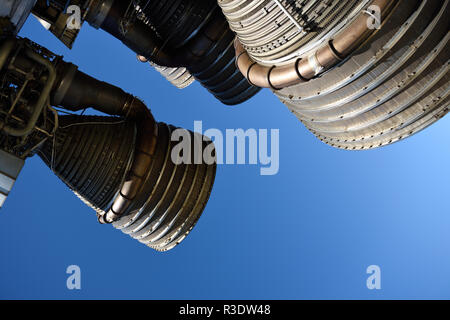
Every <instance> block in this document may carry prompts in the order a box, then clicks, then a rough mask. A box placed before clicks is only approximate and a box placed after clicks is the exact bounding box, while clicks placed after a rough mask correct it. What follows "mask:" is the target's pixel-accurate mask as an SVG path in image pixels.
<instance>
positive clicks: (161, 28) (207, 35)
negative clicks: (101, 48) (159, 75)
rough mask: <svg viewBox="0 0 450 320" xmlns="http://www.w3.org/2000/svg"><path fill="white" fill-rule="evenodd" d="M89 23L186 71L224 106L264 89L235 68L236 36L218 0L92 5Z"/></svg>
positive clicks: (106, 0)
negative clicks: (253, 83)
mask: <svg viewBox="0 0 450 320" xmlns="http://www.w3.org/2000/svg"><path fill="white" fill-rule="evenodd" d="M86 20H87V21H88V22H89V23H91V24H92V25H93V26H95V27H100V28H102V29H104V30H105V31H107V32H109V33H111V34H112V35H113V36H115V37H116V38H118V39H120V40H121V41H122V42H123V43H124V44H125V45H127V46H128V47H129V48H130V49H132V50H133V51H134V52H135V53H136V54H138V55H139V56H140V57H143V58H145V59H146V60H148V61H151V62H153V63H156V64H158V65H160V66H164V67H170V68H178V67H184V68H186V70H187V71H188V72H189V73H190V74H192V75H193V76H194V77H195V79H197V80H198V81H199V82H200V83H201V84H202V85H203V86H204V87H205V88H206V89H207V90H208V91H209V92H211V93H212V94H213V95H214V96H215V97H216V98H217V99H219V100H220V101H221V102H223V103H224V104H228V105H235V104H239V103H242V102H244V101H246V100H248V99H250V98H251V97H252V96H253V95H255V94H256V93H257V92H258V91H259V90H260V88H258V87H255V86H253V85H251V84H249V83H248V82H247V80H246V79H245V77H244V76H243V75H242V74H240V72H239V70H238V69H237V68H236V66H235V64H234V60H235V52H234V48H233V39H234V34H233V32H232V31H231V30H230V28H229V27H228V23H227V21H226V19H225V17H224V16H223V14H222V12H221V10H220V8H219V6H218V5H217V2H216V1H215V0H205V1H198V0H160V1H155V0H148V1H136V2H133V1H112V0H93V1H92V4H91V6H90V10H89V11H88V14H87V16H86ZM141 60H142V59H141ZM179 70H181V69H178V71H179ZM186 75H187V74H186Z"/></svg>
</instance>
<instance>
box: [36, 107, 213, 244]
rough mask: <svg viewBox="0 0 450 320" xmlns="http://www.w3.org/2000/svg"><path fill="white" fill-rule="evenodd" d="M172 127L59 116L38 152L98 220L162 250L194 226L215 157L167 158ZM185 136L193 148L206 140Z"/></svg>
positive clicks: (204, 145) (205, 197)
mask: <svg viewBox="0 0 450 320" xmlns="http://www.w3.org/2000/svg"><path fill="white" fill-rule="evenodd" d="M175 129H176V128H175V127H173V126H168V125H166V124H164V123H155V122H154V121H153V120H152V119H150V118H149V121H146V123H144V124H136V122H134V121H128V120H124V119H123V118H117V117H97V116H82V117H80V116H62V117H60V127H59V129H58V130H57V131H56V134H55V136H54V138H53V139H49V140H47V141H46V142H45V144H44V145H43V147H42V148H41V149H40V150H39V152H38V154H39V156H40V157H41V158H42V159H43V160H44V162H45V163H46V164H47V165H48V166H49V167H50V168H51V169H52V171H53V172H54V173H55V174H56V175H57V176H58V177H59V178H61V180H62V181H64V183H66V185H67V186H69V188H70V189H71V190H73V191H74V192H75V193H76V194H77V195H78V196H79V197H80V198H81V199H82V200H83V201H84V202H85V203H86V204H88V205H90V206H91V207H92V208H94V209H95V210H96V211H97V213H98V215H99V217H100V219H105V221H106V222H108V220H109V222H113V226H114V227H115V228H117V229H120V230H122V231H123V232H124V233H126V234H129V235H130V236H132V237H133V238H135V239H137V240H139V241H140V242H142V243H144V244H146V245H148V246H150V247H152V248H154V249H155V250H158V251H166V250H169V249H171V248H173V247H174V246H176V245H177V244H179V243H180V242H181V241H182V240H183V239H184V238H185V237H186V235H187V234H188V233H189V232H190V231H191V230H192V228H193V227H194V225H195V223H196V222H197V220H198V218H199V217H200V215H201V213H202V211H203V209H204V207H205V205H206V203H207V201H208V198H209V195H210V192H211V189H212V186H213V183H214V177H215V171H216V164H215V162H214V163H212V164H207V163H205V161H203V159H200V161H199V159H197V160H196V161H194V158H195V157H196V153H195V152H193V153H192V154H191V157H192V161H190V163H181V164H178V163H177V164H176V163H175V162H174V161H173V159H172V150H173V148H174V146H175V145H176V144H177V143H178V142H174V141H171V137H172V135H171V134H172V132H173V131H174V130H175ZM186 132H187V131H186ZM189 135H190V136H191V138H192V140H191V143H192V146H193V145H194V143H199V144H200V147H201V149H200V151H202V150H204V149H205V148H207V147H208V146H210V145H211V144H212V142H211V141H210V140H206V141H202V140H203V136H201V135H196V136H195V138H194V133H192V132H189ZM197 139H198V140H197ZM209 148H211V146H210V147H209ZM212 150H213V149H212ZM201 155H203V153H201ZM197 156H198V155H197Z"/></svg>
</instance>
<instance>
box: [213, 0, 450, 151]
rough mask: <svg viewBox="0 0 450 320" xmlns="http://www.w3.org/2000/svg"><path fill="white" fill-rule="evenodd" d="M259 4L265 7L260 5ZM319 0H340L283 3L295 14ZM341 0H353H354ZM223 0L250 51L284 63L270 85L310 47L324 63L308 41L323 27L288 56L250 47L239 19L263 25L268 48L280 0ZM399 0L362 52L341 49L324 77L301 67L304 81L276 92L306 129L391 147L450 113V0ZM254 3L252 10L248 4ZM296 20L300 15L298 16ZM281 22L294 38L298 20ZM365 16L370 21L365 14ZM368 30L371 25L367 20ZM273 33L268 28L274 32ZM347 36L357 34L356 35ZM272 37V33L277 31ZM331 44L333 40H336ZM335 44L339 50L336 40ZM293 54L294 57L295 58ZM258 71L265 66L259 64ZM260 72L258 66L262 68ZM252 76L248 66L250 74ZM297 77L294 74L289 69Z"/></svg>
mask: <svg viewBox="0 0 450 320" xmlns="http://www.w3.org/2000/svg"><path fill="white" fill-rule="evenodd" d="M256 2H259V3H260V4H261V6H259V7H258V8H255V5H256ZM313 2H314V3H315V4H316V5H319V4H320V3H322V4H324V5H325V4H329V5H331V4H333V3H334V2H333V1H297V2H292V1H291V2H289V4H288V2H286V1H281V3H282V4H283V5H284V6H285V8H286V10H288V12H292V11H293V9H292V8H293V7H292V6H295V7H301V6H303V5H306V4H307V3H311V4H312V3H313ZM339 2H340V3H341V4H343V3H346V4H349V3H351V1H339ZM379 2H380V3H381V2H382V1H379ZM219 3H220V5H221V6H222V8H223V9H224V12H225V14H226V16H227V18H229V19H230V17H231V18H232V19H234V20H232V19H231V20H230V24H231V26H232V28H233V29H234V30H237V31H238V38H239V40H240V41H241V42H242V45H243V47H244V48H247V49H248V50H249V51H247V53H248V55H249V56H250V57H251V58H252V59H254V60H255V61H258V63H260V64H266V65H273V66H276V67H277V68H276V69H273V70H275V71H273V73H272V75H271V74H270V72H269V73H268V74H266V76H267V79H268V80H267V81H268V83H269V85H271V84H272V83H273V82H271V81H270V80H271V79H272V80H280V81H281V80H283V79H282V77H281V76H278V70H281V71H283V70H282V68H278V66H283V65H286V64H289V63H291V64H292V62H293V61H294V62H295V61H301V60H298V57H297V56H296V54H299V53H300V54H301V53H303V52H306V57H307V58H308V56H309V55H310V53H309V54H308V52H310V49H311V48H314V49H313V52H314V51H315V52H316V53H315V54H314V57H316V58H315V59H312V58H311V57H310V58H308V59H306V61H305V60H303V61H304V62H306V64H309V65H311V64H314V63H315V64H317V66H316V67H317V68H319V69H320V68H323V67H324V66H321V65H320V64H319V63H318V62H320V61H321V57H322V56H320V53H321V51H320V50H319V51H316V50H317V48H318V47H319V45H317V44H318V42H317V41H316V40H310V41H303V40H305V39H306V38H308V37H309V38H311V39H314V38H315V37H316V34H319V33H320V32H321V29H319V30H318V31H316V32H314V29H312V30H311V32H310V33H311V34H310V35H309V36H305V37H306V38H304V39H303V40H300V39H299V40H297V41H291V40H290V41H288V42H285V43H284V45H283V47H284V51H283V52H285V53H286V54H285V55H284V56H280V55H277V54H278V53H279V52H281V51H280V50H278V49H271V50H268V51H267V52H273V53H274V54H273V55H269V54H267V53H265V55H261V54H260V52H259V53H258V52H256V53H255V51H254V50H253V49H251V48H250V47H249V44H248V42H246V41H247V38H246V34H241V32H242V31H240V30H239V29H238V27H237V25H238V22H239V21H238V20H239V19H238V18H237V17H245V19H244V20H242V24H243V25H244V26H245V28H246V29H245V30H250V29H252V28H253V30H257V29H258V28H259V31H261V32H260V33H254V34H253V36H254V38H255V39H259V41H260V42H258V41H256V42H255V43H256V44H255V47H257V45H261V46H263V45H265V44H266V43H267V39H268V37H267V36H266V35H267V34H268V33H267V32H266V31H263V30H268V29H267V28H269V27H268V26H269V25H270V23H268V22H267V21H268V18H267V15H268V14H269V12H272V11H273V10H278V9H276V8H275V7H274V3H272V1H270V3H269V1H219ZM360 3H361V2H360ZM373 3H374V1H370V2H369V3H367V4H366V5H365V6H364V7H363V8H361V9H363V10H359V11H358V15H359V16H361V15H362V14H363V15H365V14H366V12H368V11H364V10H368V9H369V5H371V4H373ZM335 4H336V6H338V5H339V4H338V3H335ZM393 4H395V6H394V7H392V10H390V11H389V12H386V13H385V14H384V15H382V17H381V18H382V25H381V28H380V30H376V29H374V30H372V35H371V36H370V38H367V39H365V40H364V41H365V43H363V44H362V45H359V47H358V48H357V50H356V51H355V50H353V51H351V52H349V53H348V54H345V55H343V56H342V55H341V54H340V52H339V50H335V51H337V52H335V53H336V55H338V58H344V60H343V61H341V62H340V63H339V64H337V65H329V66H327V67H329V70H328V71H327V72H325V73H323V71H322V73H321V72H320V71H319V72H317V73H316V74H317V75H318V76H315V77H314V74H312V76H311V75H310V74H308V76H306V75H305V74H302V73H300V72H301V71H302V70H306V68H304V69H301V68H297V73H300V76H302V79H300V80H301V81H298V82H297V83H298V84H295V85H290V86H289V85H288V86H287V87H285V88H282V89H281V90H274V92H275V94H276V95H277V96H278V97H279V98H280V100H281V101H282V102H283V103H284V104H286V105H287V106H288V108H289V109H290V110H291V111H292V112H293V113H294V114H295V115H296V116H297V117H298V118H299V119H300V120H301V121H302V122H303V123H304V124H305V125H306V127H308V128H309V129H310V130H311V131H312V132H313V133H314V134H315V135H316V136H317V137H318V138H319V139H320V140H322V141H324V142H326V143H328V144H330V145H332V146H334V147H338V148H343V149H350V150H357V149H359V150H360V149H370V148H375V147H380V146H383V145H387V144H390V143H393V142H396V141H399V140H401V139H404V138H406V137H409V136H411V135H412V134H415V133H417V132H418V131H420V130H422V129H424V128H425V127H427V126H429V125H431V124H432V123H434V122H435V121H437V120H438V119H440V118H441V117H443V116H444V115H445V114H447V113H448V105H449V99H448V92H449V88H450V84H449V80H450V79H449V77H450V76H449V72H448V68H449V58H450V50H449V48H448V38H449V31H448V30H449V29H450V28H449V21H448V16H449V14H450V12H449V1H438V0H428V1H426V0H424V1H418V0H417V1H414V0H408V1H398V2H397V1H396V2H393ZM249 8H252V10H247V9H249ZM290 8H291V9H290ZM336 8H337V7H336ZM350 9H351V10H350ZM289 10H291V11H289ZM229 12H233V13H234V15H233V16H231V15H230V13H229ZM236 12H239V16H236V14H237V13H236ZM280 12H281V10H280ZM336 12H337V11H335V13H336ZM353 12H355V11H354V7H352V8H348V10H347V13H344V11H342V12H341V15H344V16H347V17H351V16H352V15H353ZM246 13H247V15H246ZM370 13H371V12H369V14H367V15H366V19H369V18H371V16H370ZM280 14H281V13H280ZM358 15H357V16H358ZM294 16H295V15H294ZM296 19H299V16H297V18H296ZM358 19H361V18H358ZM282 21H284V23H285V24H286V25H290V29H289V28H287V27H286V28H285V29H283V28H275V29H276V30H277V31H278V30H279V31H280V32H281V34H279V35H278V36H279V37H283V35H285V36H286V37H288V30H293V29H294V28H295V24H294V23H293V22H292V21H291V20H290V19H288V18H287V17H285V18H283V20H282ZM333 21H334V22H337V21H346V20H345V19H344V20H339V19H335V20H333ZM353 21H358V20H353ZM334 22H333V23H334ZM350 22H351V21H348V23H350ZM361 22H362V23H365V21H364V20H361ZM271 23H272V26H273V25H274V23H275V20H271ZM310 23H313V21H312V22H310ZM235 25H236V26H235ZM263 26H266V29H264V28H263ZM330 26H331V25H330ZM346 27H347V22H346V24H344V25H343V26H342V27H341V29H342V30H343V31H344V32H345V30H346ZM361 28H367V27H366V26H365V25H361ZM275 29H274V30H275ZM282 30H285V31H282ZM274 32H275V31H273V32H272V33H274ZM272 33H270V32H269V34H272ZM341 33H342V31H341ZM337 37H339V33H338V34H335V35H334V34H329V36H327V38H325V39H324V40H325V41H324V43H325V45H327V43H328V48H330V47H331V48H333V44H336V43H335V42H333V39H336V38H337ZM348 37H349V38H351V34H349V35H348ZM269 38H270V39H273V38H274V36H273V37H272V38H271V37H269ZM319 38H320V37H319ZM341 38H342V37H341ZM322 42H323V41H322ZM298 43H300V46H299V45H298ZM330 43H331V44H332V45H329V44H330ZM322 45H323V44H322ZM291 49H292V50H291ZM333 49H336V46H334V48H333ZM291 53H293V55H291V56H290V54H291ZM276 59H278V60H276ZM274 61H275V62H274ZM302 63H303V62H300V65H304V64H302ZM272 68H273V67H272ZM259 70H263V69H262V68H259ZM259 70H256V69H255V71H259ZM268 70H269V71H270V70H271V69H270V68H269V69H268ZM298 70H299V71H300V72H299V71H298ZM252 72H253V71H252ZM279 74H280V75H281V74H282V73H281V72H280V73H279ZM294 74H295V70H294ZM248 75H249V72H247V76H248ZM250 75H251V74H250ZM286 75H287V74H286ZM291 75H292V73H291V74H289V76H291ZM274 76H277V78H275V77H274ZM250 79H255V80H259V79H257V78H255V77H254V76H253V77H252V76H250ZM267 81H266V82H267Z"/></svg>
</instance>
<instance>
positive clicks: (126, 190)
mask: <svg viewBox="0 0 450 320" xmlns="http://www.w3.org/2000/svg"><path fill="white" fill-rule="evenodd" d="M129 111H130V112H128V118H132V119H134V120H135V121H136V122H137V141H136V150H135V155H134V159H133V162H132V164H131V168H130V170H129V172H128V174H127V177H126V180H125V182H124V183H123V185H122V187H121V189H120V192H119V193H118V194H117V195H116V197H115V199H114V201H113V203H112V205H111V207H110V208H109V210H108V211H106V212H105V213H104V214H98V215H97V216H98V220H99V222H100V223H112V222H114V221H116V220H118V219H119V218H120V217H121V216H122V215H123V214H124V213H125V212H126V211H127V210H128V209H129V208H130V206H131V204H132V203H133V201H134V200H135V198H136V197H137V196H138V195H139V193H140V191H141V188H142V187H143V185H144V182H145V177H146V174H147V171H148V168H149V166H150V164H151V162H152V157H153V155H154V153H155V148H156V143H157V137H158V126H157V125H156V121H155V119H154V118H153V116H152V114H151V113H150V110H148V108H147V107H146V106H145V104H144V103H143V102H142V101H141V100H139V99H137V98H134V97H133V99H132V101H131V103H130V104H129Z"/></svg>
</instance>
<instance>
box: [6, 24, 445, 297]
mask: <svg viewBox="0 0 450 320" xmlns="http://www.w3.org/2000/svg"><path fill="white" fill-rule="evenodd" d="M21 36H24V37H28V38H31V39H32V40H34V41H35V42H37V43H39V44H41V45H43V46H45V47H47V48H49V49H50V50H52V51H54V52H56V53H58V54H62V55H64V56H65V59H66V61H70V62H73V63H75V64H77V65H78V66H79V68H80V70H82V71H84V72H86V73H88V74H90V75H92V76H95V77H97V78H99V79H101V80H104V81H108V82H110V83H112V84H114V85H117V86H120V87H122V88H123V89H124V90H126V91H128V92H130V93H132V94H134V95H136V96H138V97H140V98H142V99H143V100H144V101H145V102H146V103H147V105H148V106H149V108H150V109H151V110H152V113H153V114H154V116H155V118H156V119H157V120H158V121H165V122H168V123H172V124H174V125H177V126H180V127H185V128H189V129H193V126H194V120H202V121H203V127H204V128H205V129H207V128H218V129H221V130H224V131H225V129H227V128H231V129H234V128H243V129H248V128H255V129H260V128H261V129H272V128H275V129H280V171H279V173H278V174H277V175H274V176H260V175H259V167H258V166H254V165H253V166H251V165H234V166H227V165H223V166H219V167H218V170H217V176H216V182H215V185H214V189H213V192H212V195H211V198H210V201H209V203H208V205H207V207H206V210H205V212H204V213H203V215H202V218H201V219H200V221H199V223H198V224H197V226H196V227H195V229H194V230H193V232H192V233H191V234H190V235H189V237H188V238H187V239H186V240H185V241H184V242H183V243H182V244H181V245H180V246H178V247H176V248H175V249H174V250H172V251H169V252H167V253H158V252H155V251H153V250H152V249H150V248H148V247H145V246H144V245H141V244H140V243H138V242H136V241H135V240H133V239H131V238H130V237H128V236H126V235H124V234H122V233H121V232H120V231H117V230H115V229H114V228H112V227H111V226H105V225H100V224H98V223H97V220H96V216H95V213H94V212H93V211H92V210H91V209H89V208H88V207H86V206H85V205H84V204H83V203H82V202H81V201H79V199H78V198H77V197H76V196H74V195H73V194H72V193H71V191H70V190H68V189H67V187H65V186H64V185H63V183H62V182H61V181H59V180H58V179H57V178H56V177H55V176H54V175H53V174H52V173H51V172H50V170H49V169H48V168H47V167H46V166H45V165H44V164H43V162H42V161H41V160H40V159H39V158H38V157H35V158H32V159H29V160H27V163H26V165H25V168H24V170H23V171H22V172H21V175H20V177H19V180H18V181H17V183H16V185H15V187H14V189H13V192H12V194H11V195H10V196H9V198H8V200H7V203H6V204H5V206H4V207H3V209H2V210H1V211H0V298H2V299H28V298H36V299H53V298H58V299H95V298H100V299H121V298H122V299H232V298H234V299H335V298H339V299H353V298H360V299H380V298H394V299H408V298H413V299H415V298H447V299H448V298H450V273H449V272H448V270H450V254H449V252H450V232H448V230H449V228H450V199H449V198H450V197H449V192H448V190H449V189H448V184H449V177H450V166H449V165H448V159H450V147H449V141H450V130H449V128H450V117H446V118H444V119H442V120H440V121H439V122H438V123H437V124H435V125H433V126H432V127H430V128H428V129H427V130H425V131H423V132H421V133H419V134H417V135H415V136H414V137H412V138H409V139H407V140H405V141H403V142H400V143H397V144H394V145H392V146H389V147H384V148H381V149H376V150H371V151H363V152H361V151H358V152H351V151H341V150H337V149H333V148H331V147H329V146H327V145H325V144H323V143H322V142H320V141H319V140H317V139H316V138H315V137H314V136H313V135H312V134H311V133H309V132H308V131H307V130H306V129H305V128H304V127H303V126H302V125H301V124H300V123H299V122H298V121H297V120H296V118H295V117H294V116H293V115H292V114H291V113H290V112H289V111H288V110H287V108H286V107H284V106H283V105H282V104H281V103H280V102H279V101H278V100H277V98H276V97H275V96H274V95H273V94H272V93H271V92H270V91H268V90H264V91H262V92H261V93H259V94H258V95H257V96H256V97H254V98H253V99H252V100H250V101H248V102H246V103H244V104H242V105H239V106H235V107H227V106H224V105H221V104H220V103H219V102H218V101H217V100H215V99H214V97H213V96H211V95H210V94H209V93H208V92H207V91H206V90H205V89H204V88H202V87H201V86H200V85H199V84H194V85H192V86H191V87H189V88H187V89H185V90H181V91H180V90H178V89H176V88H174V87H172V86H171V85H170V84H169V83H168V82H167V81H166V80H165V79H163V78H162V77H161V76H160V75H159V74H158V73H157V72H156V71H154V70H152V69H151V68H150V67H149V66H147V65H145V64H142V63H140V62H137V60H136V58H135V56H134V54H133V53H132V52H130V51H129V50H128V49H127V48H125V47H124V46H123V45H122V44H121V43H120V42H119V41H117V40H115V39H113V38H111V37H110V36H109V35H107V34H105V33H104V32H103V31H97V30H95V29H93V28H91V27H89V26H88V25H85V26H84V27H83V29H82V30H81V32H80V35H79V37H78V39H77V41H76V42H75V45H74V49H73V50H68V49H66V48H65V47H64V46H63V45H62V44H60V43H59V42H58V40H57V39H56V38H54V37H53V35H51V34H50V33H49V32H48V31H46V30H45V29H44V28H42V27H41V26H40V25H39V24H38V23H37V22H36V21H35V20H34V19H31V18H30V19H29V20H28V21H27V23H26V25H25V27H24V28H23V30H22V32H21ZM72 264H75V265H79V266H80V268H81V272H82V289H81V290H68V289H67V288H66V279H67V277H68V275H67V274H66V268H67V267H68V266H69V265H72ZM369 265H379V266H380V268H381V286H382V288H381V290H368V289H367V287H366V279H367V277H368V275H367V274H366V268H367V267H368V266H369Z"/></svg>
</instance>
